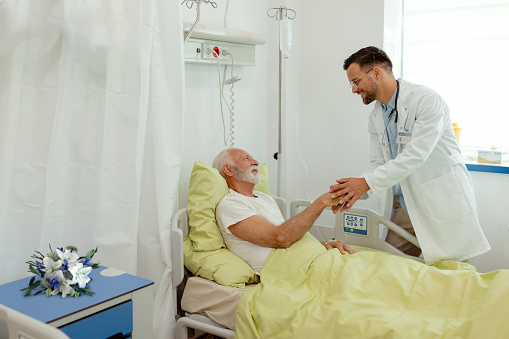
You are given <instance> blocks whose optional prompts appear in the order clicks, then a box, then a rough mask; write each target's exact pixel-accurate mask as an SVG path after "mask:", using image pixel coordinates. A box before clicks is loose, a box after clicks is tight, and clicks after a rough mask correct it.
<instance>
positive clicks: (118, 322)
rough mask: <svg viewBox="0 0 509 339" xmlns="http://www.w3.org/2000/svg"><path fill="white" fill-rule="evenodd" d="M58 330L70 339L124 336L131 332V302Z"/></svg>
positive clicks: (101, 338) (98, 338)
mask: <svg viewBox="0 0 509 339" xmlns="http://www.w3.org/2000/svg"><path fill="white" fill-rule="evenodd" d="M60 330H61V331H63V332H64V333H65V334H67V335H68V336H69V337H70V338H71V339H104V338H108V337H111V336H112V335H115V334H117V333H122V334H123V335H126V334H128V333H131V332H132V331H133V302H132V301H126V302H124V303H122V304H120V305H117V306H113V307H111V308H108V309H106V310H104V311H101V312H99V313H96V314H93V315H91V316H89V317H86V318H83V319H81V320H78V321H76V322H73V323H71V324H69V325H65V326H62V327H60Z"/></svg>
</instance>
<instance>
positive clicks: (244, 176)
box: [233, 166, 262, 185]
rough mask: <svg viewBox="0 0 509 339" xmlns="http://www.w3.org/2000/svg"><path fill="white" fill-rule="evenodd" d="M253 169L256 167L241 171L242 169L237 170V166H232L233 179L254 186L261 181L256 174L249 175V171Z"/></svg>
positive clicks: (256, 167)
mask: <svg viewBox="0 0 509 339" xmlns="http://www.w3.org/2000/svg"><path fill="white" fill-rule="evenodd" d="M254 169H256V170H257V169H258V166H251V167H249V168H248V169H245V170H242V169H240V168H238V167H237V166H233V173H234V174H235V178H237V180H240V181H246V182H249V183H251V184H255V185H256V184H258V183H259V182H260V180H262V179H261V178H260V176H259V175H258V173H256V174H253V173H251V171H252V170H254Z"/></svg>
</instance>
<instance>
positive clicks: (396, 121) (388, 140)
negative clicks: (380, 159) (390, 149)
mask: <svg viewBox="0 0 509 339" xmlns="http://www.w3.org/2000/svg"><path fill="white" fill-rule="evenodd" d="M396 83H397V84H398V87H397V88H396V100H395V104H394V108H393V109H392V111H391V113H389V118H388V119H387V123H386V124H385V131H384V134H383V135H382V146H383V147H387V146H389V145H390V143H391V140H390V138H389V131H388V130H387V125H389V121H391V117H392V115H393V114H394V113H395V114H396V116H395V117H394V131H393V133H392V134H393V135H394V133H396V126H397V124H398V97H399V81H396ZM384 136H387V144H385V142H384Z"/></svg>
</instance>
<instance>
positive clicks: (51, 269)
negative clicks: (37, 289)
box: [42, 257, 62, 280]
mask: <svg viewBox="0 0 509 339" xmlns="http://www.w3.org/2000/svg"><path fill="white" fill-rule="evenodd" d="M42 262H43V264H44V267H45V268H44V269H42V271H44V272H46V274H45V275H44V277H45V278H48V279H49V280H53V278H54V277H55V275H56V273H57V272H62V271H60V270H59V268H60V267H61V266H62V260H58V261H57V262H54V261H53V259H51V258H48V257H44V259H43V260H42Z"/></svg>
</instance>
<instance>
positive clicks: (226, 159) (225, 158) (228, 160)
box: [212, 147, 237, 178]
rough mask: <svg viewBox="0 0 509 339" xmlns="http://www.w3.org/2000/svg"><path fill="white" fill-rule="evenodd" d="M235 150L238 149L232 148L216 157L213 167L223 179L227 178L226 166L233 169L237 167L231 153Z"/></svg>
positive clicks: (226, 149)
mask: <svg viewBox="0 0 509 339" xmlns="http://www.w3.org/2000/svg"><path fill="white" fill-rule="evenodd" d="M235 149H237V148H231V147H229V148H225V149H224V150H222V151H221V152H219V154H218V155H217V156H216V158H215V159H214V161H213V162H212V167H214V168H215V169H217V170H218V171H219V173H220V174H221V175H222V176H223V177H225V175H224V173H223V166H224V165H230V166H232V167H235V161H233V158H232V156H231V154H230V151H232V150H235ZM225 178H226V177H225Z"/></svg>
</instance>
